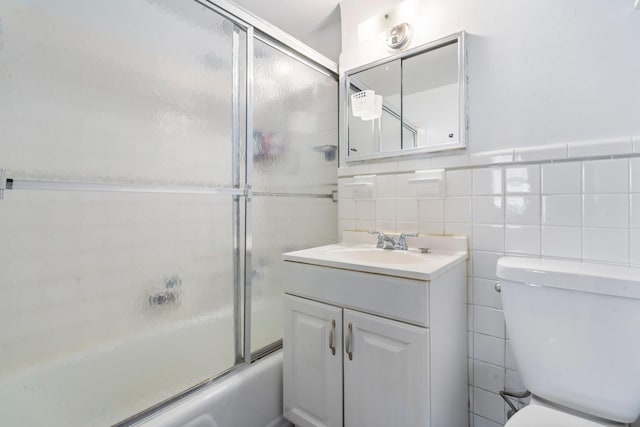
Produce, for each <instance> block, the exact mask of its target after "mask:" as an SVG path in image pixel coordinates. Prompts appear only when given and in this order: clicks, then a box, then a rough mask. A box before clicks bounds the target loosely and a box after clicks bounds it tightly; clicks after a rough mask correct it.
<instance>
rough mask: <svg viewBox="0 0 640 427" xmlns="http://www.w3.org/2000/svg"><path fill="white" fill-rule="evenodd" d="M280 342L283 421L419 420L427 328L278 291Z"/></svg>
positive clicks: (423, 415) (334, 426) (423, 413)
mask: <svg viewBox="0 0 640 427" xmlns="http://www.w3.org/2000/svg"><path fill="white" fill-rule="evenodd" d="M284 341H285V343H286V344H285V348H286V350H285V352H284V366H285V368H284V384H285V385H284V414H285V417H286V418H287V419H288V420H289V421H291V422H293V423H295V424H296V425H298V426H331V427H339V426H342V425H343V422H342V421H343V400H344V422H345V425H347V426H395V425H403V426H414V425H425V424H424V420H427V419H428V410H427V408H428V405H427V404H426V402H428V401H429V399H428V392H429V390H428V384H427V383H426V382H425V381H423V380H422V379H423V378H426V375H427V372H426V370H427V366H426V364H424V363H423V361H424V360H425V359H426V358H428V354H429V352H428V346H429V336H428V329H426V328H420V327H416V326H413V325H408V324H406V323H402V322H397V321H394V320H389V319H385V318H382V317H379V316H372V315H369V314H365V313H360V312H357V311H353V310H349V309H346V308H345V309H341V308H338V307H335V306H332V305H329V304H322V303H318V302H315V301H310V300H307V299H304V298H299V297H295V296H292V295H285V328H284ZM343 349H344V351H343ZM343 369H344V370H343ZM343 387H344V388H343ZM343 392H344V394H343ZM421 422H422V424H421Z"/></svg>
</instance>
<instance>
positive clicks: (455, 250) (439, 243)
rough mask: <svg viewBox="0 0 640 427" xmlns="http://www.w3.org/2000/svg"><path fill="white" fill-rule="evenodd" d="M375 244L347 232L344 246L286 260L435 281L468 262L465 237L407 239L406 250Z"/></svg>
mask: <svg viewBox="0 0 640 427" xmlns="http://www.w3.org/2000/svg"><path fill="white" fill-rule="evenodd" d="M375 243H376V236H375V235H370V234H367V233H363V232H345V233H344V234H343V242H342V243H337V244H333V245H327V246H320V247H316V248H310V249H303V250H299V251H294V252H288V253H285V254H283V259H284V260H285V261H292V262H299V263H305V264H312V265H319V266H324V267H333V268H340V269H344V270H354V271H361V272H366V273H374V274H383V275H388V276H397V277H404V278H408V279H415V280H432V279H434V278H435V277H437V276H439V275H440V274H442V273H444V272H445V271H447V270H449V269H450V268H452V267H454V266H455V265H458V264H459V263H461V262H464V261H465V260H466V259H467V239H466V237H462V236H419V237H407V243H408V246H409V250H406V251H403V250H387V249H379V248H376V245H375ZM417 248H429V252H428V253H422V252H421V251H420V250H419V249H417Z"/></svg>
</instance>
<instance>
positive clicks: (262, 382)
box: [0, 314, 288, 427]
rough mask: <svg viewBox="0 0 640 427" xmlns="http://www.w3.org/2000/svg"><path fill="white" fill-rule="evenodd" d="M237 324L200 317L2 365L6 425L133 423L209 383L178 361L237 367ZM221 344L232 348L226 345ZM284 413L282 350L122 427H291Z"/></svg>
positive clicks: (0, 418)
mask: <svg viewBox="0 0 640 427" xmlns="http://www.w3.org/2000/svg"><path fill="white" fill-rule="evenodd" d="M231 322H232V318H231V316H230V314H229V315H227V316H222V317H220V316H208V315H207V316H200V317H197V318H193V319H189V320H188V321H184V322H173V323H170V324H168V325H165V326H164V327H162V328H153V329H152V330H150V331H141V332H140V333H139V334H137V335H132V336H130V337H127V338H126V339H120V340H117V341H115V342H108V343H103V344H101V345H98V346H92V347H90V348H88V349H87V350H86V351H82V352H76V353H73V354H69V355H64V356H61V357H58V358H56V359H53V360H51V361H48V362H45V363H38V364H35V365H32V366H26V367H25V368H23V369H20V370H18V371H14V372H7V371H3V370H2V366H0V401H1V402H2V405H1V408H2V409H0V425H3V426H5V425H6V426H25V427H26V426H29V427H30V426H41V425H48V426H55V427H72V426H73V427H75V426H82V427H89V426H90V427H94V426H95V427H106V426H110V425H113V424H114V423H117V422H120V421H121V420H125V419H127V418H129V417H131V416H132V415H133V414H136V413H138V412H139V411H142V410H144V409H145V408H149V407H151V406H152V405H154V404H157V403H158V402H162V401H164V400H165V399H167V398H168V397H170V396H172V395H176V394H179V393H181V392H182V391H183V390H185V389H187V388H189V387H191V386H193V385H194V384H197V383H198V382H199V381H202V379H203V378H206V376H205V375H204V374H202V376H198V375H196V374H193V377H192V378H191V377H188V378H185V373H184V369H176V368H177V367H176V366H175V364H176V363H189V364H190V365H191V367H192V369H191V371H194V372H196V373H198V372H212V371H213V372H216V369H218V370H223V369H225V367H228V366H231V364H232V360H233V348H232V343H233V341H232V340H233V335H232V326H231ZM211 337H214V338H216V339H211ZM166 342H170V343H172V345H171V346H167V345H166ZM219 342H224V343H229V345H225V346H222V347H221V346H219V345H218V344H219ZM194 343H197V346H194ZM185 348H193V349H194V350H193V351H191V350H190V351H188V352H185V351H184V349H185ZM172 352H173V353H172ZM217 359H219V360H217ZM123 384H126V386H124V387H123ZM149 390H157V393H154V392H151V393H150V392H149ZM281 414H282V355H281V352H276V353H274V354H272V355H270V356H267V357H265V358H264V359H261V360H259V361H257V362H255V363H253V364H251V365H250V366H240V367H237V368H236V369H234V370H233V371H231V372H229V373H228V374H226V375H224V376H222V377H220V378H219V379H217V380H214V381H212V382H211V383H208V384H206V385H204V386H202V387H201V388H200V389H199V390H198V391H196V392H193V393H191V394H189V395H188V397H185V398H184V399H182V400H180V401H179V402H176V403H175V404H172V405H170V406H169V407H168V408H166V409H163V410H161V411H158V412H157V413H155V414H153V417H152V418H150V419H149V420H148V421H147V420H143V421H144V422H143V421H138V422H137V423H136V424H132V423H129V424H122V425H136V426H138V425H141V426H145V427H147V426H148V427H152V426H153V427H158V426H167V427H168V426H171V427H174V426H185V427H187V426H188V427H211V426H216V427H226V426H229V427H235V426H238V427H254V426H255V427H265V426H270V427H273V426H285V425H288V424H287V423H285V422H284V421H283V419H282V418H281Z"/></svg>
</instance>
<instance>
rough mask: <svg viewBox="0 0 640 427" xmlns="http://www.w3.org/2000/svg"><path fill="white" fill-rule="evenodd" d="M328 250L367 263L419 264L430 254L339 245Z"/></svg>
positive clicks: (354, 260) (345, 257)
mask: <svg viewBox="0 0 640 427" xmlns="http://www.w3.org/2000/svg"><path fill="white" fill-rule="evenodd" d="M328 252H330V253H331V254H332V255H335V256H336V257H341V258H343V259H345V260H349V261H353V262H356V263H365V264H418V263H424V262H427V261H428V258H427V257H428V256H429V255H428V254H422V253H420V252H417V251H396V250H387V249H378V248H376V247H337V248H334V249H331V250H329V251H328Z"/></svg>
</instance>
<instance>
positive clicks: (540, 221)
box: [339, 0, 640, 427]
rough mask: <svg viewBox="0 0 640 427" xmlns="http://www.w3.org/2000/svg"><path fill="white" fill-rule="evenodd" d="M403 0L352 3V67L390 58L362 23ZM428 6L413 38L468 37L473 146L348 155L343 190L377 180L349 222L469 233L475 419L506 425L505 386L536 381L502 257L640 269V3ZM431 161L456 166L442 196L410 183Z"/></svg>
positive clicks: (480, 425) (345, 197)
mask: <svg viewBox="0 0 640 427" xmlns="http://www.w3.org/2000/svg"><path fill="white" fill-rule="evenodd" d="M394 3H397V2H393V1H383V0H377V1H373V2H368V1H367V2H365V1H364V0H343V2H342V3H341V11H342V21H343V30H342V34H343V51H342V56H341V60H340V67H341V71H342V72H344V71H346V70H348V69H350V68H353V67H356V66H360V65H364V64H366V63H368V62H371V61H373V60H376V59H380V58H383V57H385V56H386V55H388V53H387V52H386V51H385V49H384V47H383V45H382V44H381V43H380V41H379V40H372V41H368V42H359V41H358V39H357V25H358V23H360V22H361V21H363V20H365V19H367V18H369V17H371V16H372V15H374V14H375V13H376V11H378V10H384V9H386V8H388V7H391V6H392V5H393V4H394ZM422 6H423V8H422V11H423V13H422V15H421V16H420V17H419V18H418V20H417V21H416V22H414V26H415V28H416V37H415V41H414V43H413V46H417V45H419V44H421V43H424V42H428V41H431V40H435V39H437V38H440V37H443V36H446V35H448V34H451V33H454V32H457V31H460V30H465V31H467V33H468V73H469V115H470V128H469V148H468V150H463V151H459V152H456V153H452V155H444V156H443V155H442V154H440V155H438V156H433V157H424V156H423V157H417V158H410V159H406V160H396V161H384V162H375V163H357V164H345V163H344V162H343V163H341V165H340V169H339V175H340V176H341V178H340V180H339V188H340V189H342V188H344V187H343V185H344V184H345V183H348V182H349V181H350V180H352V179H353V178H352V176H354V175H360V174H376V175H377V176H375V177H374V178H373V179H374V181H375V187H374V188H373V190H372V191H373V192H372V193H371V197H369V198H364V199H358V200H356V199H352V198H349V193H348V192H345V191H340V192H339V196H340V203H339V221H340V229H341V230H366V229H379V230H383V231H388V232H392V233H393V232H411V231H418V232H420V234H461V235H466V236H467V237H469V239H470V256H471V260H470V263H469V270H468V271H469V385H470V387H469V397H470V405H471V406H470V407H471V410H472V416H471V425H472V426H474V427H487V426H489V427H496V426H499V425H502V424H503V423H504V422H505V420H506V408H505V405H504V404H503V403H502V399H501V398H500V397H499V395H498V394H497V393H498V391H499V390H502V389H504V388H507V389H512V390H516V391H518V390H521V389H523V386H522V384H521V383H520V380H519V378H518V374H517V366H516V365H515V362H514V360H513V356H512V353H511V351H510V347H509V341H508V334H507V333H506V329H505V325H504V320H503V316H502V311H501V300H500V298H499V295H498V294H496V293H495V292H494V291H493V285H494V283H495V281H496V277H495V263H496V261H497V259H498V258H499V257H500V256H503V255H505V254H507V255H527V256H534V257H554V258H564V259H578V260H585V261H595V262H602V263H614V264H622V265H632V266H640V255H639V254H640V223H639V222H638V218H640V216H639V215H638V212H636V210H637V203H635V202H636V201H635V199H636V198H637V197H636V196H637V195H636V192H637V191H640V189H639V188H637V187H638V185H636V183H635V182H634V179H635V178H634V177H637V176H638V175H640V169H639V168H640V164H638V160H637V158H634V157H636V156H637V155H638V153H640V120H638V119H637V117H638V113H637V111H636V110H635V108H638V107H639V106H640V84H638V83H637V82H636V81H635V78H636V77H637V76H640V46H639V45H638V44H637V43H638V42H639V41H640V11H637V10H634V9H633V2H632V1H630V0H614V1H599V0H566V1H562V2H554V1H551V0H545V1H537V2H514V1H509V0H492V1H483V2H478V1H472V0H454V1H436V0H434V1H429V0H423V2H422ZM344 152H345V151H344V149H343V153H344ZM453 154H455V155H453ZM522 163H526V164H524V165H523V164H522ZM430 168H433V169H435V168H445V169H447V173H446V176H447V179H446V186H447V194H446V197H445V198H444V199H442V200H440V199H425V200H419V199H418V198H416V196H415V189H412V188H410V186H408V185H407V178H409V177H410V176H411V174H410V172H412V171H414V170H417V169H430ZM369 179H371V178H369ZM639 185H640V184H639ZM634 206H635V207H636V209H634Z"/></svg>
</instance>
